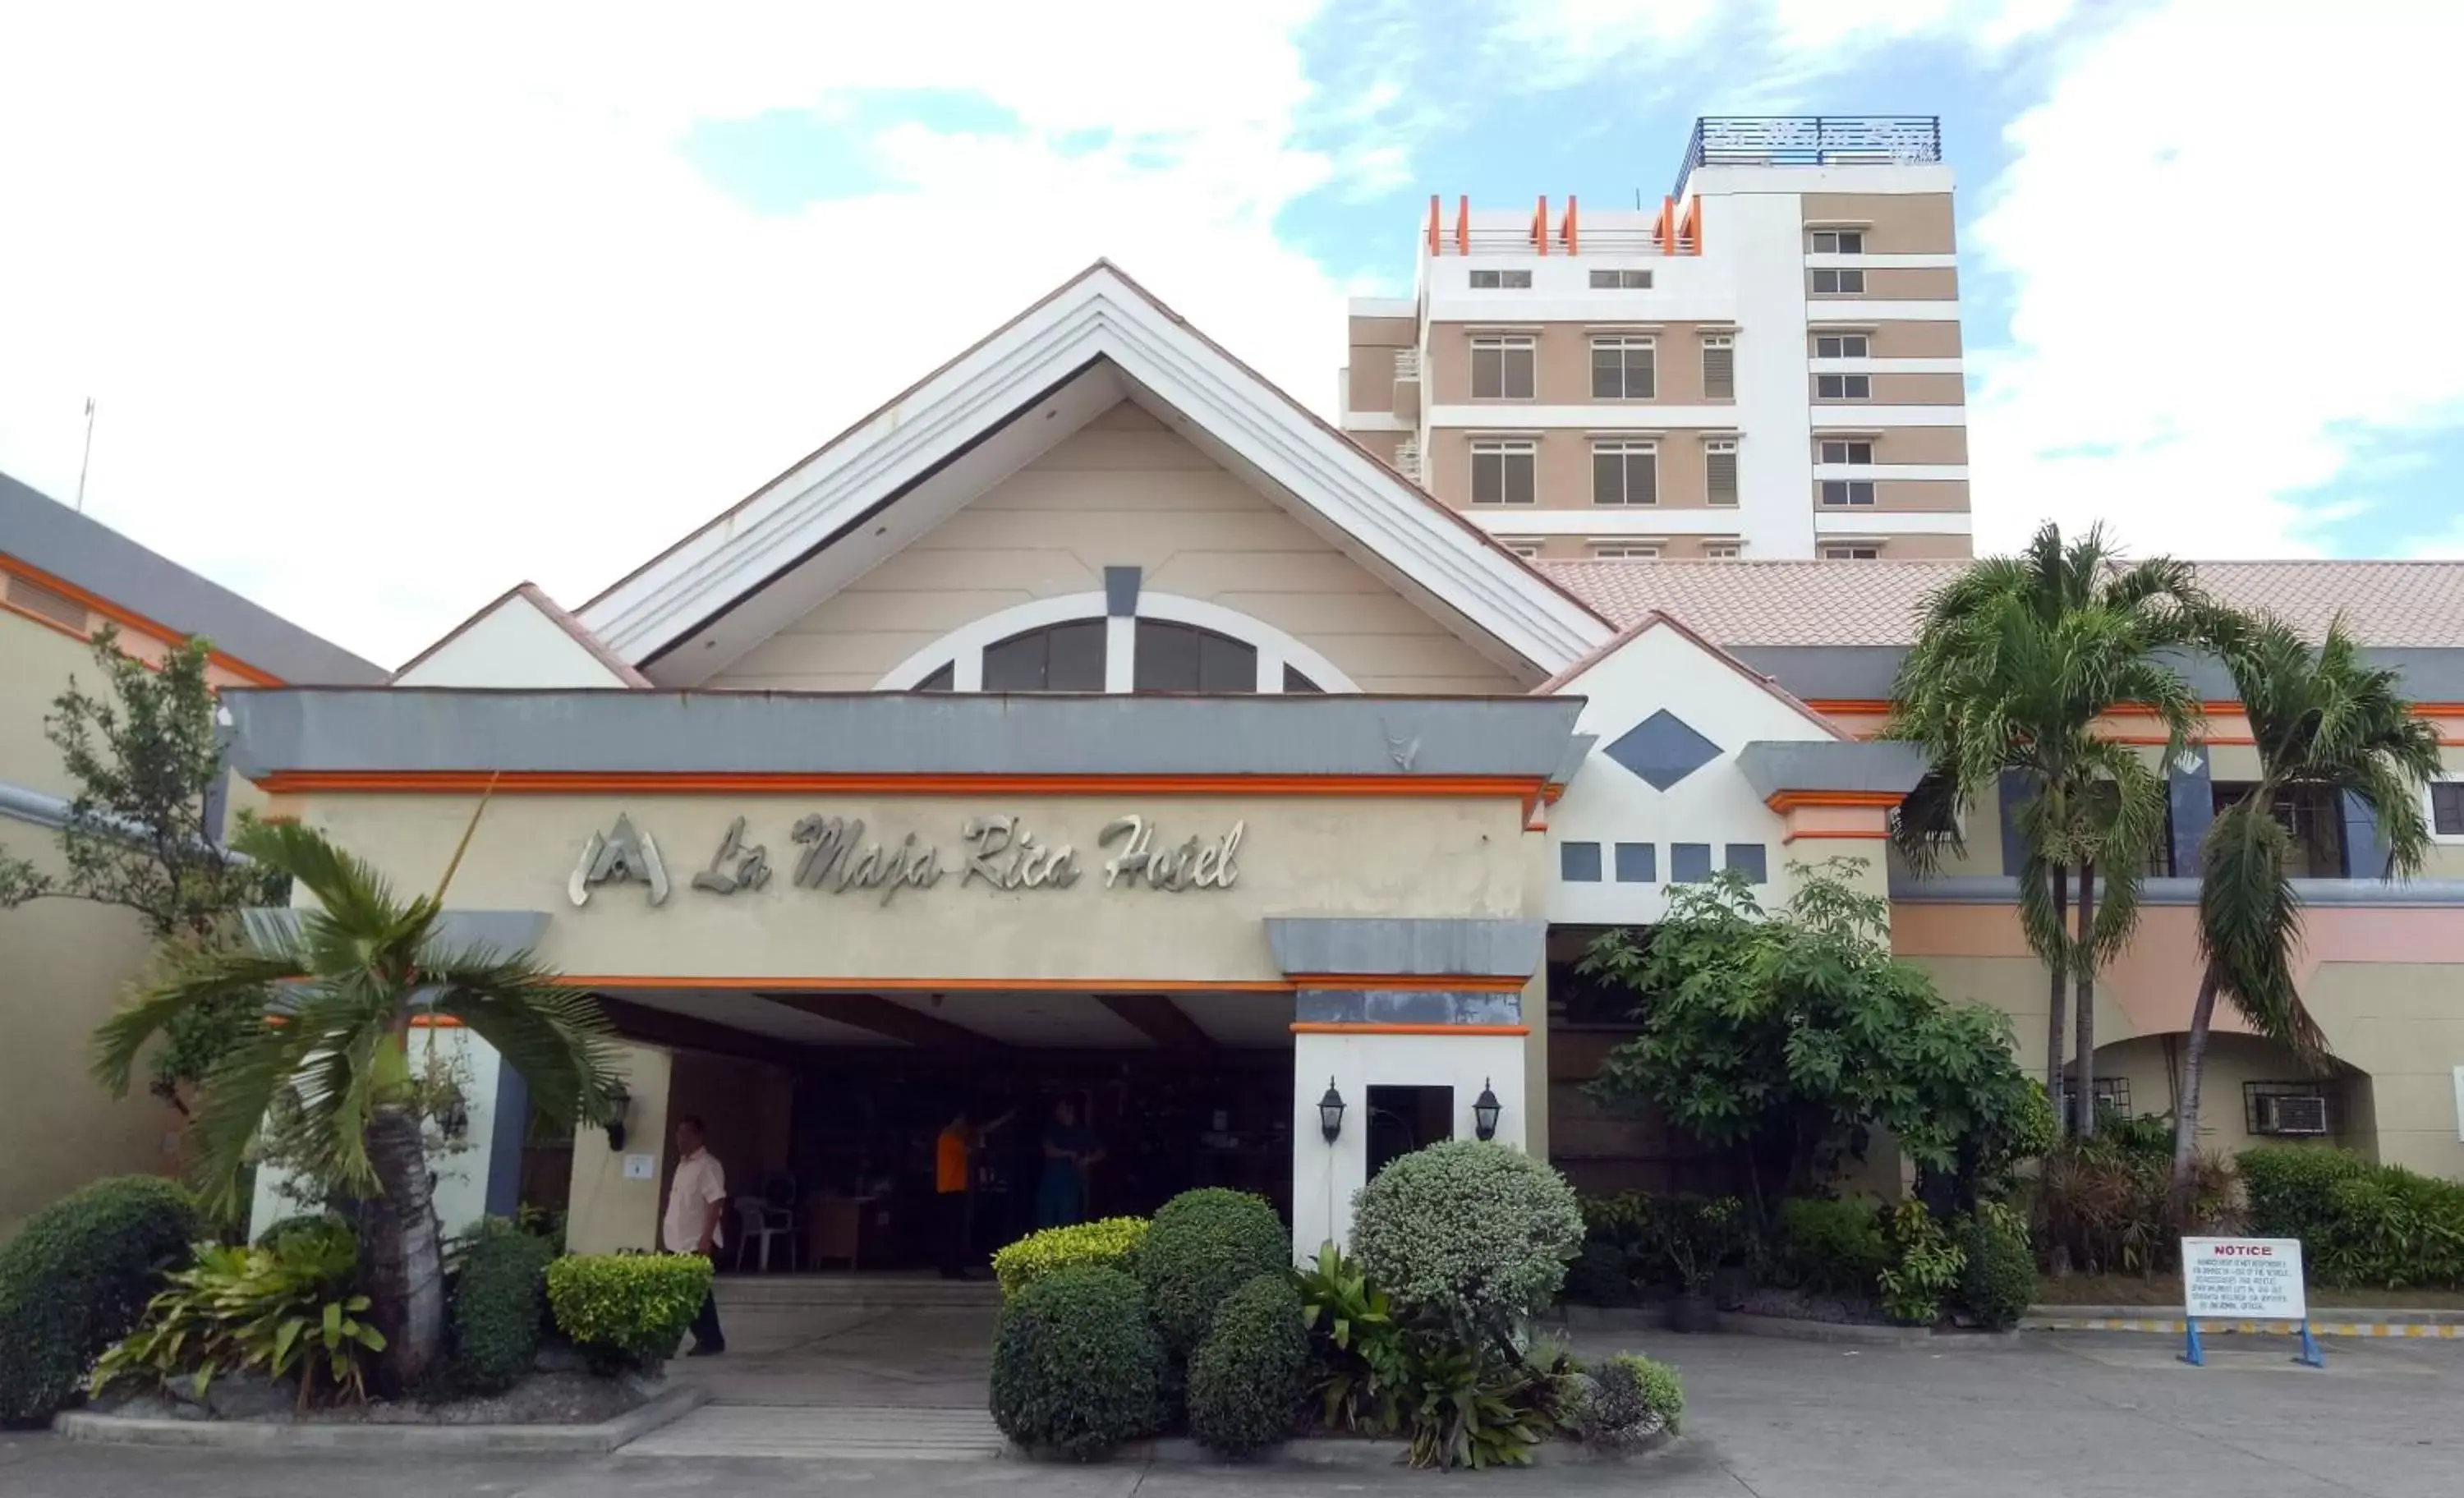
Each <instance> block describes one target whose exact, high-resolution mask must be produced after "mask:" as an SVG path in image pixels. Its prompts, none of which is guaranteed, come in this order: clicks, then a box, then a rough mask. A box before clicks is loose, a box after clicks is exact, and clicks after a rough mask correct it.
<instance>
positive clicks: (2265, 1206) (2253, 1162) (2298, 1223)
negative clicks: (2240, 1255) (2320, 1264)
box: [2233, 1144, 2372, 1259]
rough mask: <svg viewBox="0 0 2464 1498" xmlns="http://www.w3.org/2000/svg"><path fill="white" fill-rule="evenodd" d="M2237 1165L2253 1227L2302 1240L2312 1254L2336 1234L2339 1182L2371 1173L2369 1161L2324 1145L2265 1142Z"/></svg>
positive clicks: (2261, 1233)
mask: <svg viewBox="0 0 2464 1498" xmlns="http://www.w3.org/2000/svg"><path fill="white" fill-rule="evenodd" d="M2233 1163H2234V1164H2235V1165H2236V1166H2238V1167H2239V1169H2240V1171H2241V1187H2242V1193H2243V1195H2244V1197H2245V1198H2247V1199H2248V1201H2249V1202H2250V1230H2251V1234H2252V1236H2253V1237H2256V1238H2299V1239H2300V1240H2301V1241H2302V1243H2303V1244H2305V1245H2308V1246H2309V1247H2310V1250H2311V1252H2310V1255H2309V1257H2311V1258H2314V1259H2315V1258H2317V1257H2318V1255H2319V1251H2320V1250H2321V1249H2322V1248H2324V1247H2325V1246H2326V1245H2327V1243H2328V1241H2329V1240H2330V1239H2331V1238H2332V1237H2333V1236H2334V1231H2333V1223H2335V1219H2336V1209H2335V1204H2334V1202H2333V1201H2331V1200H2330V1198H2331V1196H2332V1194H2333V1192H2334V1191H2335V1188H2336V1186H2337V1184H2338V1183H2339V1182H2341V1181H2346V1180H2359V1179H2362V1178H2364V1177H2365V1176H2367V1175H2369V1174H2370V1171H2371V1169H2372V1166H2371V1165H2370V1162H2369V1161H2367V1160H2365V1159H2364V1158H2362V1157H2360V1156H2358V1155H2356V1154H2354V1153H2353V1152H2352V1151H2350V1150H2339V1149H2334V1148H2331V1147H2329V1146H2326V1145H2320V1144H2262V1145H2259V1146H2258V1147H2257V1148H2255V1149H2249V1150H2244V1151H2242V1152H2241V1154H2240V1155H2238V1156H2236V1157H2234V1161H2233Z"/></svg>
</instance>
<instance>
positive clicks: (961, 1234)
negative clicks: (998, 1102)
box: [933, 1104, 1018, 1280]
mask: <svg viewBox="0 0 2464 1498" xmlns="http://www.w3.org/2000/svg"><path fill="white" fill-rule="evenodd" d="M1017 1112H1018V1111H1017V1110H1016V1109H1012V1110H1010V1111H1009V1112H1005V1113H1003V1114H1001V1116H1000V1117H998V1118H996V1119H994V1120H993V1121H992V1122H990V1123H988V1124H985V1125H984V1126H983V1127H981V1128H978V1127H977V1126H976V1124H975V1122H974V1113H973V1111H972V1110H970V1109H969V1108H968V1107H967V1106H966V1105H964V1104H961V1105H960V1106H959V1108H958V1111H957V1112H956V1113H954V1114H952V1115H951V1118H950V1121H949V1122H948V1123H946V1124H943V1125H942V1126H941V1133H940V1135H938V1136H937V1137H935V1139H934V1141H933V1206H934V1223H933V1236H934V1240H935V1250H936V1252H935V1257H936V1258H937V1259H938V1261H939V1264H940V1269H941V1278H943V1279H945V1280H962V1279H965V1278H966V1277H967V1268H968V1260H969V1258H970V1257H971V1251H972V1250H973V1248H974V1246H975V1232H976V1212H975V1202H976V1149H977V1146H978V1144H979V1142H980V1141H981V1140H982V1138H983V1137H984V1136H985V1135H990V1134H992V1133H994V1132H995V1131H997V1130H999V1129H1001V1127H1002V1126H1003V1125H1005V1124H1007V1123H1008V1122H1009V1121H1010V1119H1011V1118H1013V1117H1015V1116H1016V1115H1017Z"/></svg>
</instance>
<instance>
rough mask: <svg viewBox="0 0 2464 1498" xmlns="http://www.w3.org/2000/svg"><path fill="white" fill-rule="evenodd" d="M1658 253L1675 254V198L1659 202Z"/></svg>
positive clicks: (1663, 199)
mask: <svg viewBox="0 0 2464 1498" xmlns="http://www.w3.org/2000/svg"><path fill="white" fill-rule="evenodd" d="M1660 253H1661V254H1675V253H1677V200H1676V199H1675V198H1662V199H1661V200H1660Z"/></svg>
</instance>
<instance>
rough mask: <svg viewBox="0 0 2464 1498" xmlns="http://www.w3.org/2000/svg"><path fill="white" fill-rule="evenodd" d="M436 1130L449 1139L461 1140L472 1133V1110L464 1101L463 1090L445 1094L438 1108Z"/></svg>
mask: <svg viewBox="0 0 2464 1498" xmlns="http://www.w3.org/2000/svg"><path fill="white" fill-rule="evenodd" d="M436 1129H437V1132H438V1133H440V1134H442V1135H445V1137H447V1138H449V1139H454V1140H459V1139H462V1138H464V1137H465V1136H467V1135H469V1134H470V1133H471V1109H470V1106H469V1105H468V1104H466V1103H464V1102H463V1101H462V1090H461V1089H459V1088H455V1089H453V1090H451V1091H449V1092H447V1093H446V1094H445V1100H444V1101H443V1102H441V1103H439V1104H438V1105H437V1107H436Z"/></svg>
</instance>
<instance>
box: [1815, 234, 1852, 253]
mask: <svg viewBox="0 0 2464 1498" xmlns="http://www.w3.org/2000/svg"><path fill="white" fill-rule="evenodd" d="M1814 253H1815V254H1863V253H1865V231H1863V230H1861V229H1817V230H1815V231H1814Z"/></svg>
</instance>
